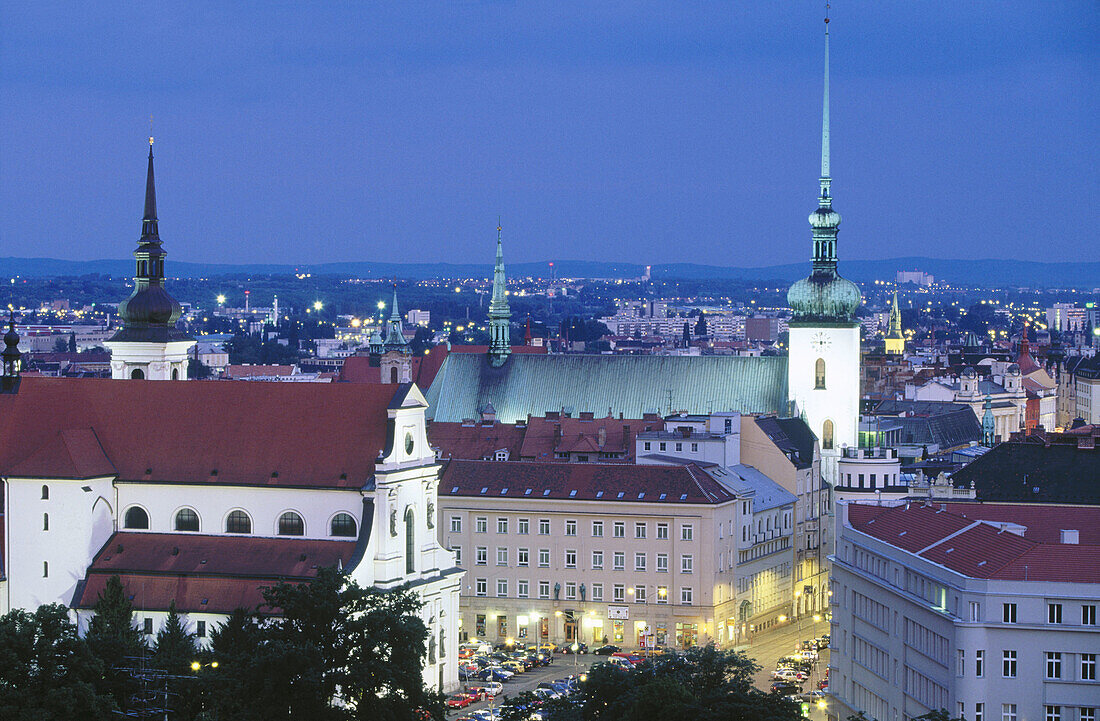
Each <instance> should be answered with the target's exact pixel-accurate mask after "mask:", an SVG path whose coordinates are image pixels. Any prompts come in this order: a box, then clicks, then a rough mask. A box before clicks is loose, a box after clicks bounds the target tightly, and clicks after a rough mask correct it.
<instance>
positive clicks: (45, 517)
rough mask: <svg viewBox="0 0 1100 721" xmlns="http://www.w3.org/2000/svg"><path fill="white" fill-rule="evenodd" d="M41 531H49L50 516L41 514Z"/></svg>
mask: <svg viewBox="0 0 1100 721" xmlns="http://www.w3.org/2000/svg"><path fill="white" fill-rule="evenodd" d="M42 530H43V531H48V530H50V514H48V513H43V514H42Z"/></svg>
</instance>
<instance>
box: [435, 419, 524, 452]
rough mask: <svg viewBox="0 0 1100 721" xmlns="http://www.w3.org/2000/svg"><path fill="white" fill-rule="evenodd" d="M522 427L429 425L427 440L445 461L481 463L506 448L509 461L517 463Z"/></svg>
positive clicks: (471, 424)
mask: <svg viewBox="0 0 1100 721" xmlns="http://www.w3.org/2000/svg"><path fill="white" fill-rule="evenodd" d="M523 434H524V428H523V427H521V426H517V425H515V424H514V423H500V422H499V421H495V422H493V423H481V422H480V421H477V422H473V423H432V424H431V425H430V426H428V440H429V441H430V442H431V444H432V447H433V448H438V449H439V450H440V452H441V453H442V455H443V457H444V458H466V459H470V460H481V459H484V458H492V457H493V454H494V453H496V452H497V451H499V450H502V449H506V450H507V451H508V458H509V459H510V460H519V449H520V445H521V444H522V443H523Z"/></svg>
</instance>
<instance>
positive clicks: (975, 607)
mask: <svg viewBox="0 0 1100 721" xmlns="http://www.w3.org/2000/svg"><path fill="white" fill-rule="evenodd" d="M921 584H922V586H923V584H924V581H923V579H922V580H921ZM969 606H970V620H971V621H975V622H976V621H981V620H982V604H980V603H978V602H977V601H970V602H969Z"/></svg>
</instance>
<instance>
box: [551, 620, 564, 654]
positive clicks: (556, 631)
mask: <svg viewBox="0 0 1100 721" xmlns="http://www.w3.org/2000/svg"><path fill="white" fill-rule="evenodd" d="M554 616H556V617H557V618H561V616H562V613H561V611H554ZM554 638H556V639H558V640H559V641H560V640H561V634H559V633H558V624H557V623H555V624H554ZM554 645H555V646H557V644H554ZM551 653H553V651H551Z"/></svg>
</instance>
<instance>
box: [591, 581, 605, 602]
mask: <svg viewBox="0 0 1100 721" xmlns="http://www.w3.org/2000/svg"><path fill="white" fill-rule="evenodd" d="M592 600H593V601H602V600H603V584H602V583H593V584H592Z"/></svg>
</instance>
